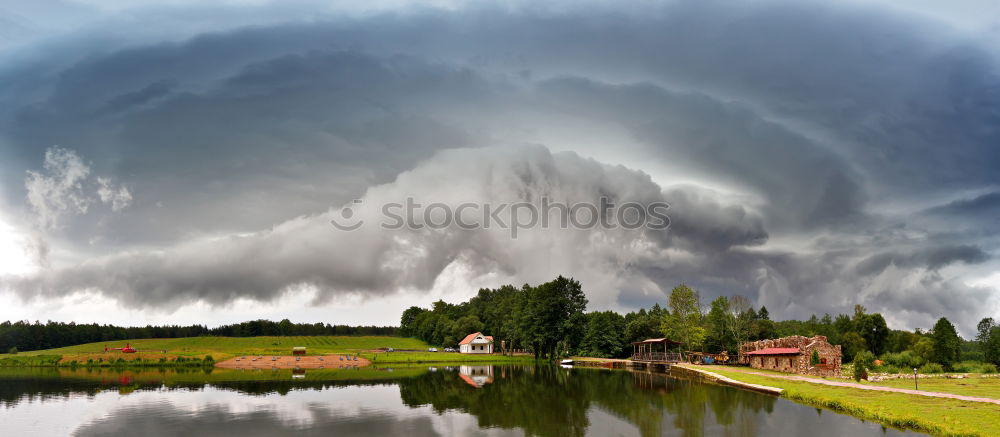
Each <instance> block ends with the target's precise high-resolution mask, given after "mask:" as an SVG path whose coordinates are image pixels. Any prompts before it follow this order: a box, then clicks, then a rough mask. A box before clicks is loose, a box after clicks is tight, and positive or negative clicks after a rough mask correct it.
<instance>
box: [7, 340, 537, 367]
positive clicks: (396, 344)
mask: <svg viewBox="0 0 1000 437" xmlns="http://www.w3.org/2000/svg"><path fill="white" fill-rule="evenodd" d="M125 343H130V344H131V345H132V347H134V348H136V349H138V350H139V351H138V352H137V353H134V354H123V353H121V352H104V346H108V347H109V348H110V347H122V346H124V345H125ZM294 346H305V347H306V348H307V353H308V354H310V355H318V354H331V353H348V354H355V353H357V354H359V355H361V356H362V357H365V358H367V359H369V360H371V361H372V363H373V364H376V365H378V364H429V363H467V362H491V363H505V362H525V361H532V360H533V358H532V357H530V356H516V357H508V356H503V355H472V354H459V353H457V352H426V350H427V348H428V347H429V346H428V345H427V343H424V342H423V341H420V340H417V339H414V338H402V337H381V336H359V337H353V336H317V337H186V338H151V339H140V340H128V341H113V342H112V341H109V342H99V343H87V344H80V345H76V346H67V347H61V348H56V349H46V350H39V351H30V352H20V353H18V354H16V355H12V354H0V366H8V367H25V366H52V365H54V364H55V363H56V362H59V363H61V364H63V365H65V364H68V363H71V362H72V361H76V362H77V363H78V364H80V365H84V364H85V363H86V362H87V360H94V361H98V359H101V360H103V361H105V362H107V361H114V360H117V359H118V358H123V359H125V360H126V361H131V360H135V359H140V358H141V359H144V360H147V361H153V362H156V361H158V360H159V359H160V358H166V359H167V360H172V359H174V358H175V357H185V358H203V357H205V356H206V355H211V356H212V358H213V359H215V361H216V362H219V361H224V360H227V359H229V358H232V357H234V356H238V355H291V353H292V347H294ZM388 347H391V348H393V349H396V350H397V351H396V352H376V351H375V350H376V349H379V348H388ZM403 349H411V350H417V351H419V352H403V351H401V350H403Z"/></svg>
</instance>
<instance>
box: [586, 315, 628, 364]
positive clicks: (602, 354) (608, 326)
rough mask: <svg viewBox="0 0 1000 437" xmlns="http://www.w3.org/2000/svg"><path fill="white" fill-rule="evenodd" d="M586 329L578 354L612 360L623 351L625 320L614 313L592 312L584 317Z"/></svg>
mask: <svg viewBox="0 0 1000 437" xmlns="http://www.w3.org/2000/svg"><path fill="white" fill-rule="evenodd" d="M586 320H587V327H586V330H585V331H584V335H583V339H582V340H581V341H580V348H579V352H578V353H579V354H580V355H585V356H590V357H598V358H614V357H619V356H622V355H623V352H624V351H625V345H626V344H627V343H626V339H625V318H624V317H622V315H621V314H618V313H616V312H614V311H601V312H592V313H588V314H587V315H586Z"/></svg>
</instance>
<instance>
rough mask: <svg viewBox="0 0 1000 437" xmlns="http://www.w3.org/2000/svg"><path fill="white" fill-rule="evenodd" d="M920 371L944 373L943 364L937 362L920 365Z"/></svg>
mask: <svg viewBox="0 0 1000 437" xmlns="http://www.w3.org/2000/svg"><path fill="white" fill-rule="evenodd" d="M920 373H944V366H942V365H940V364H938V363H927V364H924V365H923V366H920Z"/></svg>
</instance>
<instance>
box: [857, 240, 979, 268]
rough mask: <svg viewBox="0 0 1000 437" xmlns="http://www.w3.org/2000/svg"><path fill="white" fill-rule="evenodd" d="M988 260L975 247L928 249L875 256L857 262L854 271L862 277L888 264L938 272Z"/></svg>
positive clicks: (961, 246) (960, 246)
mask: <svg viewBox="0 0 1000 437" xmlns="http://www.w3.org/2000/svg"><path fill="white" fill-rule="evenodd" d="M989 258H990V257H989V255H987V254H986V252H983V250H982V249H980V248H978V247H975V246H967V245H959V246H946V247H928V248H923V249H921V250H919V251H917V252H911V253H901V252H883V253H879V254H875V255H872V256H869V257H867V258H864V259H862V260H861V261H860V262H858V265H857V268H856V270H857V272H858V273H859V274H861V275H864V276H868V275H873V274H878V273H881V272H882V271H884V270H885V268H886V267H888V266H889V265H890V264H893V265H895V266H896V267H902V268H909V267H925V268H927V269H930V270H938V269H940V268H942V267H945V266H947V265H950V264H953V263H957V262H962V263H966V264H976V263H981V262H984V261H986V260H987V259H989Z"/></svg>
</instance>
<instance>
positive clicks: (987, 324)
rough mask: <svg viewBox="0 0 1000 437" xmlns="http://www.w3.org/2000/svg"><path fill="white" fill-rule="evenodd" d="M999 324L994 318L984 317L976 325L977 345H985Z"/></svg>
mask: <svg viewBox="0 0 1000 437" xmlns="http://www.w3.org/2000/svg"><path fill="white" fill-rule="evenodd" d="M996 326H997V324H996V322H995V321H994V320H993V318H992V317H984V318H983V319H982V320H980V321H979V323H978V324H976V343H978V344H979V345H984V344H986V342H987V341H988V340H989V338H990V333H991V331H992V330H993V328H994V327H996Z"/></svg>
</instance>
